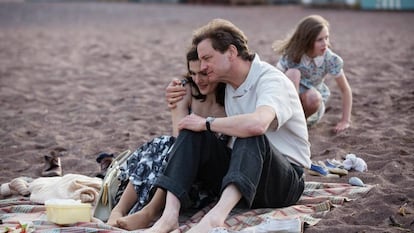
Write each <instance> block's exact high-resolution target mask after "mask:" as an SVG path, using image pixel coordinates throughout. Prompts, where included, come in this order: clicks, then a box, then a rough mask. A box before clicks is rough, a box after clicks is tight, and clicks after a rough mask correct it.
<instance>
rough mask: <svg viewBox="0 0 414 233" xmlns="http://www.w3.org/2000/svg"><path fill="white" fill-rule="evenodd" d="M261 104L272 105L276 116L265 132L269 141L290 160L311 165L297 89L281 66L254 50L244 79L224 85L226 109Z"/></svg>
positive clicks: (229, 112) (241, 109) (238, 111)
mask: <svg viewBox="0 0 414 233" xmlns="http://www.w3.org/2000/svg"><path fill="white" fill-rule="evenodd" d="M264 105H266V106H270V107H272V108H273V109H274V111H275V112H276V116H277V120H278V128H277V129H276V128H275V127H274V125H275V124H272V125H271V127H269V129H268V131H267V132H266V136H267V137H268V139H269V141H270V142H271V143H272V144H273V145H274V146H275V147H276V148H277V149H278V150H279V151H280V152H282V153H283V154H285V155H286V156H287V158H288V160H289V161H290V162H291V163H295V164H298V165H302V166H303V167H306V168H310V165H311V163H312V162H311V160H310V144H309V141H308V129H307V126H306V120H305V115H304V113H303V110H302V105H301V103H300V99H299V96H298V94H297V92H296V89H295V87H294V85H293V83H292V82H291V81H290V80H289V79H288V78H287V77H286V76H285V75H284V74H283V73H282V72H281V71H280V70H278V69H276V68H275V67H274V66H272V65H270V64H268V63H266V62H263V61H261V60H260V58H259V56H258V55H257V54H256V55H255V58H254V60H253V62H252V65H251V68H250V71H249V74H248V76H247V78H246V80H245V81H244V83H243V84H242V85H240V87H238V88H237V89H234V88H233V87H232V86H231V85H226V94H225V109H226V113H227V115H228V116H234V115H238V114H245V113H252V112H254V111H255V110H256V108H257V107H259V106H264ZM272 126H273V127H272Z"/></svg>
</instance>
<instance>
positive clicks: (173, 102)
mask: <svg viewBox="0 0 414 233" xmlns="http://www.w3.org/2000/svg"><path fill="white" fill-rule="evenodd" d="M180 84H181V79H178V78H174V79H173V80H172V81H171V82H170V83H169V84H168V86H167V88H165V99H166V101H167V106H168V108H169V109H174V108H176V107H177V102H178V101H180V100H182V99H183V98H184V96H185V95H186V94H187V91H186V90H187V89H186V88H185V86H183V85H180Z"/></svg>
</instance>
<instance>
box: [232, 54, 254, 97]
mask: <svg viewBox="0 0 414 233" xmlns="http://www.w3.org/2000/svg"><path fill="white" fill-rule="evenodd" d="M259 74H260V57H259V55H258V54H255V55H254V59H253V61H252V64H251V65H250V70H249V73H248V74H247V78H246V80H244V82H243V83H242V84H241V85H240V86H239V87H238V88H237V89H235V90H234V89H233V87H232V89H233V94H234V95H233V98H238V97H242V96H243V95H245V94H246V93H248V92H249V90H251V88H252V86H253V85H254V83H255V81H256V78H257V77H258V76H259ZM228 86H230V85H228Z"/></svg>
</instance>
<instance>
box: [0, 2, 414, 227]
mask: <svg viewBox="0 0 414 233" xmlns="http://www.w3.org/2000/svg"><path fill="white" fill-rule="evenodd" d="M310 14H320V15H322V16H324V17H325V18H327V19H328V20H329V21H330V23H331V42H332V45H333V49H334V51H336V52H337V53H338V54H340V55H341V56H342V58H343V59H344V61H345V67H344V69H345V73H346V75H347V77H348V80H349V83H350V85H351V87H352V90H353V94H354V102H353V103H354V107H353V111H352V121H353V123H352V127H351V128H350V129H349V130H347V131H345V132H343V133H340V134H334V133H332V128H333V126H334V125H335V123H336V122H337V121H338V120H339V118H340V113H341V107H340V106H341V98H340V92H339V90H338V88H337V87H336V84H335V82H334V81H333V80H331V81H328V85H329V86H330V87H331V90H332V96H331V99H330V102H329V103H328V107H329V108H328V109H329V111H328V112H327V113H326V115H325V117H324V118H323V119H322V121H321V122H320V123H319V124H318V125H317V126H316V127H314V128H311V129H310V131H309V134H310V141H311V143H312V148H311V150H312V160H314V161H318V160H324V159H333V158H336V159H341V158H343V157H344V156H345V155H346V154H348V153H353V154H355V155H357V156H358V157H360V158H362V159H364V160H365V161H366V162H367V164H368V171H367V172H363V173H360V172H355V171H352V172H350V174H348V175H347V176H345V177H342V178H335V179H328V178H324V177H323V178H322V177H314V176H309V175H308V176H306V180H307V181H321V182H337V183H346V182H348V179H349V177H351V176H357V177H359V178H361V179H362V180H363V181H364V182H365V183H366V184H371V185H376V187H375V188H374V189H373V190H372V191H371V192H370V193H368V194H367V195H366V196H365V197H364V198H361V199H358V200H354V201H350V202H348V203H346V204H345V205H344V206H341V207H338V208H334V209H332V211H330V212H329V213H327V214H326V215H325V216H322V218H323V219H322V221H320V222H319V223H318V224H317V225H316V226H313V227H310V228H308V229H306V230H305V232H337V233H339V232H408V231H409V230H411V231H413V230H414V223H413V221H414V212H413V210H414V194H413V193H414V188H413V187H414V166H413V162H414V156H413V155H414V136H413V134H414V127H413V123H414V121H413V120H412V118H413V112H414V91H413V89H414V81H413V76H414V60H413V57H414V40H413V38H414V27H413V25H412V24H413V22H414V13H413V12H385V11H381V12H371V11H355V10H339V9H312V8H304V7H301V6H291V5H283V6H276V5H270V6H232V7H229V6H212V5H204V6H201V5H184V4H162V5H161V4H136V3H114V2H106V3H92V2H83V3H82V2H68V3H56V2H55V3H50V2H49V3H47V2H39V3H33V2H32V3H22V2H20V3H19V2H9V3H8V2H7V1H4V2H2V3H0V156H1V160H0V161H1V163H0V170H1V173H0V183H4V182H7V181H10V180H11V179H12V178H15V177H19V176H28V177H33V178H36V177H39V176H40V172H41V170H42V168H43V156H44V155H46V154H50V153H51V152H52V151H56V152H59V153H60V155H61V163H62V167H63V173H64V174H68V173H79V174H84V175H88V176H94V175H95V174H96V173H97V172H99V169H100V168H99V165H98V164H97V163H96V161H95V158H96V156H97V154H98V153H99V152H101V151H105V152H111V153H115V154H117V153H120V152H121V151H123V150H125V149H135V148H137V147H138V146H140V145H141V144H143V143H144V142H146V141H148V140H149V139H151V138H153V137H155V136H159V135H164V134H166V135H169V134H171V126H170V114H169V111H168V109H167V107H166V104H165V98H164V89H165V87H166V86H167V84H168V82H169V80H170V79H171V78H173V77H179V76H180V75H181V74H183V73H184V72H185V69H186V67H185V63H184V62H185V57H184V51H185V50H186V48H187V46H188V44H189V42H190V37H191V33H192V31H193V29H195V28H196V27H198V26H201V25H203V24H205V23H206V22H208V21H209V20H210V19H212V18H216V17H221V18H226V19H229V20H231V21H233V22H234V23H235V24H236V25H238V26H239V27H240V28H241V29H242V30H243V31H244V32H245V33H246V35H247V36H248V37H249V39H250V40H249V43H250V48H251V49H252V50H253V51H255V52H258V53H259V55H260V57H261V58H262V59H263V60H266V61H268V62H269V63H272V64H275V63H276V61H277V59H278V56H277V55H276V54H274V53H273V51H272V50H271V44H272V42H273V41H274V40H275V39H281V38H283V37H284V36H285V35H286V33H288V32H289V31H290V30H291V29H292V28H293V27H294V26H295V25H296V23H297V22H298V21H299V20H300V19H301V18H302V17H304V16H307V15H310ZM402 206H404V208H406V210H407V211H408V212H411V213H409V214H407V215H405V216H403V215H401V214H399V212H398V211H399V208H400V207H402ZM390 218H393V219H395V221H396V222H397V223H399V224H400V225H399V226H400V227H398V226H397V224H394V226H392V225H391V221H390Z"/></svg>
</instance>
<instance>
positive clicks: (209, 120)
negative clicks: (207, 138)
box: [206, 117, 216, 132]
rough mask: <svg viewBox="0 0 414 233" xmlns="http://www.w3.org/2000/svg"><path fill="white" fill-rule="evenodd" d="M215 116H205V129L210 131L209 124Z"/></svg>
mask: <svg viewBox="0 0 414 233" xmlns="http://www.w3.org/2000/svg"><path fill="white" fill-rule="evenodd" d="M215 119H216V118H214V117H207V118H206V129H207V130H208V131H210V132H212V131H211V128H210V126H211V124H212V123H213V121H214V120H215Z"/></svg>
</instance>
